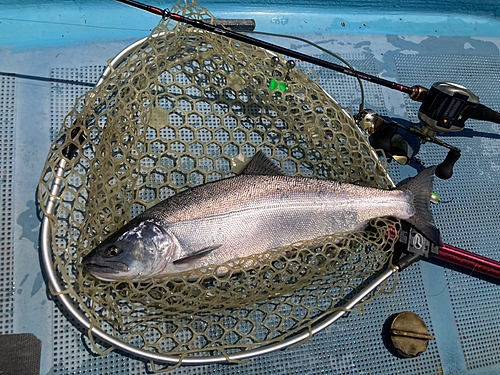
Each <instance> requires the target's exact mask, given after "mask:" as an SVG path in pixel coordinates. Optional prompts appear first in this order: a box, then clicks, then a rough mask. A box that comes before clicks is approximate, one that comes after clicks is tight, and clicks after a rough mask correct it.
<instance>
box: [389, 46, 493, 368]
mask: <svg viewBox="0 0 500 375" xmlns="http://www.w3.org/2000/svg"><path fill="white" fill-rule="evenodd" d="M395 60H396V66H397V68H398V73H399V76H400V81H401V82H402V83H403V84H404V83H411V82H417V81H418V82H421V84H422V85H424V86H428V87H429V86H430V85H432V83H433V82H437V81H446V82H460V83H461V84H462V85H464V86H465V87H467V88H469V89H470V90H472V92H474V93H475V94H476V95H478V96H479V98H480V101H481V103H485V104H486V103H488V104H487V105H490V106H491V107H492V108H493V109H495V110H497V111H498V110H499V109H500V105H499V103H498V85H499V82H500V77H499V73H500V57H499V56H497V55H496V56H464V55H455V56H443V55H436V56H416V55H396V59H395ZM443 66H445V67H446V70H445V71H443ZM478 78H480V79H478ZM407 109H408V114H409V116H410V119H411V121H412V122H417V121H418V119H417V114H418V105H417V104H415V103H410V102H407ZM442 139H443V140H445V141H446V142H448V143H450V144H452V145H454V146H456V147H458V148H460V149H461V150H462V156H461V158H460V159H459V160H458V162H457V163H456V166H455V168H454V171H455V172H454V175H453V177H452V178H451V179H450V180H449V181H446V182H443V181H438V182H437V187H438V189H439V190H440V191H442V192H443V199H444V200H449V199H452V202H451V203H449V204H445V205H441V206H439V207H438V208H437V209H436V210H435V217H436V221H437V224H438V226H439V227H440V228H441V229H442V230H443V232H444V240H445V242H447V243H451V244H455V245H456V246H459V247H462V248H464V249H468V250H470V251H472V252H475V253H478V254H480V255H484V256H487V257H489V258H493V259H496V260H499V259H500V256H499V250H498V238H499V231H498V230H499V228H500V202H499V192H500V189H499V185H498V184H499V182H500V179H499V177H500V128H499V127H498V125H496V124H491V123H486V122H480V121H474V120H469V121H468V122H467V125H466V129H465V130H463V131H462V132H460V133H456V134H453V133H450V134H449V135H446V137H444V136H443V137H442ZM445 155H446V153H445V152H443V150H442V149H438V148H436V147H427V146H426V147H422V150H421V151H420V154H419V156H421V157H422V159H423V160H424V161H425V162H427V163H428V164H429V165H430V164H435V163H439V162H441V160H443V158H444V156H445ZM445 275H446V281H447V284H448V290H449V293H450V298H451V301H452V306H453V314H454V320H455V322H456V324H457V326H458V330H459V333H460V335H459V336H460V343H461V346H462V349H463V353H464V356H465V362H466V365H467V368H468V369H476V368H480V367H485V366H489V365H492V364H497V363H500V357H499V355H498V347H499V345H500V325H499V324H498V322H499V321H500V310H499V309H498V301H499V300H500V289H499V287H498V285H495V284H492V283H488V282H486V281H483V280H479V279H477V278H472V277H469V276H468V275H464V274H461V273H458V272H456V271H453V270H449V269H447V270H446V271H445Z"/></svg>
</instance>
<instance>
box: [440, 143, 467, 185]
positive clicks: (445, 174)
mask: <svg viewBox="0 0 500 375" xmlns="http://www.w3.org/2000/svg"><path fill="white" fill-rule="evenodd" d="M460 155H461V154H460V151H457V150H453V149H451V150H450V151H448V155H446V158H445V159H444V160H443V161H442V162H441V164H439V165H438V166H437V168H436V177H439V178H440V179H442V180H447V179H449V178H450V177H451V176H452V175H453V167H454V166H455V163H456V162H457V160H458V159H459V158H460Z"/></svg>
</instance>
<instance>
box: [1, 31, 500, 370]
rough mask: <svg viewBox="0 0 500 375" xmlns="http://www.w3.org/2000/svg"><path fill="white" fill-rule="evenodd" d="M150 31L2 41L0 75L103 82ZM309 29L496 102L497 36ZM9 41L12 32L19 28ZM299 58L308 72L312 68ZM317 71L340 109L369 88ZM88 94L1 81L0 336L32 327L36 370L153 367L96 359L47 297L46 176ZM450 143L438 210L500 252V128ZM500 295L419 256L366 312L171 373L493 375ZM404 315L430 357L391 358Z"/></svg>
mask: <svg viewBox="0 0 500 375" xmlns="http://www.w3.org/2000/svg"><path fill="white" fill-rule="evenodd" d="M2 22H3V21H2ZM150 26H151V27H152V26H154V22H153V23H152V24H151V25H150ZM69 29H71V28H69ZM4 30H5V29H4ZM147 33H148V32H147V30H144V31H136V32H133V34H134V35H135V36H136V37H134V38H132V37H129V36H123V35H120V37H121V38H120V39H117V38H113V39H99V40H96V38H93V39H92V38H91V39H88V40H87V41H86V42H84V43H78V44H75V45H59V44H58V43H55V42H54V43H53V44H50V43H46V44H44V45H43V46H41V45H38V46H35V45H34V44H35V43H33V45H32V47H30V48H29V49H25V48H22V49H21V48H20V47H19V46H17V47H16V46H15V47H14V48H12V47H9V46H5V47H0V72H15V73H22V74H26V75H33V76H41V77H54V78H59V79H68V80H76V81H81V82H86V83H95V82H96V81H97V79H98V77H99V75H100V73H101V71H102V69H103V66H104V65H105V62H106V60H107V59H109V58H110V57H113V56H114V55H116V53H117V52H119V51H120V50H121V49H123V48H124V47H126V46H127V45H129V44H130V43H132V41H133V40H136V39H137V38H138V37H142V36H144V35H146V34H147ZM301 36H302V37H304V38H307V39H309V40H311V41H314V42H316V43H320V44H321V45H322V46H323V47H325V48H328V49H329V50H331V51H333V52H335V53H339V54H341V55H342V56H343V57H344V58H346V59H347V60H349V61H350V62H351V63H352V65H353V66H354V67H355V68H357V69H359V70H361V71H363V72H366V73H370V74H374V75H381V76H382V77H384V78H387V79H391V80H394V81H398V82H400V83H402V84H405V85H413V84H421V85H424V86H430V85H431V84H432V83H433V82H436V81H452V82H456V83H460V84H463V85H465V86H467V87H469V88H470V89H471V90H472V91H474V92H475V93H476V94H477V95H478V96H479V97H480V98H481V101H482V102H483V103H484V104H486V105H488V106H490V107H492V108H494V109H496V110H500V99H499V96H498V93H499V89H498V88H499V87H500V57H499V46H500V38H495V37H464V36H455V37H451V36H441V37H436V36H432V37H425V36H392V35H361V34H360V35H339V34H327V33H323V34H317V33H314V34H312V33H310V34H301ZM84 37H85V35H79V36H78V38H80V39H84ZM122 37H123V38H122ZM9 38H11V39H15V38H14V37H13V36H12V35H9ZM267 40H269V41H272V42H276V43H280V44H281V45H284V46H287V47H291V48H294V49H296V50H299V51H301V52H304V53H309V54H314V55H318V52H317V50H314V49H313V48H311V47H309V46H306V45H299V44H298V43H297V42H290V41H283V40H278V39H276V38H267ZM23 43H24V42H23ZM320 57H322V58H325V59H330V58H329V57H328V56H326V55H320ZM301 67H302V68H304V69H306V70H307V69H310V68H311V66H308V65H307V64H303V65H301ZM315 70H316V72H317V74H318V76H319V78H320V81H321V83H322V86H323V87H324V88H325V90H326V91H328V92H329V93H331V95H332V96H333V97H334V98H335V99H336V100H338V101H339V103H340V104H342V105H343V106H345V107H350V108H352V109H353V111H355V110H356V109H357V106H358V105H359V98H360V95H359V90H358V88H357V83H356V81H355V80H354V79H352V78H349V77H345V76H341V75H339V74H336V73H332V72H330V71H326V70H323V69H315ZM87 89H88V88H87V87H85V86H81V85H68V84H60V83H50V82H45V81H40V80H36V79H22V78H12V77H5V76H0V140H1V142H2V144H1V145H2V147H1V148H0V166H1V174H0V194H1V198H2V200H1V208H0V221H1V225H0V259H1V262H0V334H10V333H21V332H29V333H34V334H35V335H36V336H37V337H38V338H39V339H40V340H42V350H43V352H42V370H41V374H53V373H54V374H70V373H82V374H122V373H131V374H144V373H145V366H144V363H142V362H139V361H137V360H135V359H129V358H128V357H127V356H124V355H122V354H121V353H114V354H109V355H106V356H104V357H96V356H94V355H92V354H91V353H90V352H89V350H88V342H87V340H86V339H85V338H84V337H83V336H82V333H81V332H80V331H79V330H78V329H76V328H75V327H74V326H73V324H72V322H71V321H70V320H68V318H67V317H66V316H65V315H64V313H63V312H61V311H60V310H59V308H58V305H57V304H54V302H52V301H49V300H48V299H47V290H46V286H45V284H44V280H43V275H42V273H41V271H40V264H39V258H38V230H39V223H40V222H39V213H38V212H37V211H36V205H35V190H36V186H37V183H38V178H39V176H40V173H41V171H42V167H43V162H44V160H45V157H46V155H47V152H48V150H49V147H50V143H51V140H52V138H53V136H54V134H55V133H56V132H57V129H58V127H59V126H60V124H61V122H62V119H63V118H64V116H65V115H66V113H67V112H68V111H69V109H70V108H71V107H72V106H73V102H74V99H75V98H76V97H78V96H79V95H81V94H83V93H84V92H85V91H86V90H87ZM365 89H366V101H367V103H366V106H367V107H371V108H373V109H374V110H376V111H378V112H379V113H380V114H382V115H386V116H389V117H393V118H395V119H402V120H403V121H412V122H417V118H416V111H417V110H418V106H417V105H416V104H415V103H413V102H411V101H409V100H407V99H406V98H405V96H404V95H402V94H399V93H397V92H393V91H390V90H388V89H383V88H380V87H379V86H375V85H372V84H369V83H366V85H365ZM443 139H444V140H445V141H446V142H448V143H450V144H452V145H455V146H457V147H459V148H461V149H462V157H461V159H460V160H459V162H458V163H457V165H456V168H455V175H454V177H453V178H452V179H450V180H448V181H439V180H438V182H437V187H436V190H437V192H438V193H439V194H440V195H441V196H442V197H444V199H445V200H448V199H453V200H452V202H451V203H449V204H446V205H441V206H439V207H436V209H435V210H434V213H435V217H436V220H437V223H438V226H439V227H440V228H441V229H442V232H443V236H444V239H445V242H447V243H450V244H452V245H456V246H459V247H463V248H465V249H467V250H470V251H474V252H477V253H479V254H482V255H485V256H488V257H491V258H495V259H500V249H499V248H498V238H500V225H499V224H500V222H499V221H500V218H499V213H500V202H499V198H498V196H499V192H500V181H499V173H500V127H499V126H498V125H494V124H491V123H481V122H477V121H469V122H468V123H467V129H466V130H464V131H463V132H461V133H456V134H453V135H447V136H445V137H443ZM445 156H446V152H445V151H444V150H443V149H441V148H438V147H437V146H433V145H429V144H425V145H421V146H420V153H419V155H418V157H419V158H421V159H422V160H423V161H424V162H425V163H426V164H427V165H432V164H435V163H439V162H440V161H441V160H442V159H443V158H444V157H445ZM389 170H390V173H391V176H392V177H393V180H394V181H399V180H401V179H403V178H406V177H408V175H409V174H411V175H413V174H415V173H416V171H415V170H414V169H412V168H410V167H404V168H403V167H400V166H399V165H397V164H395V163H390V164H389ZM499 302H500V289H499V286H498V285H494V284H489V283H487V282H485V281H482V280H478V279H474V278H472V277H470V276H468V275H463V274H459V273H457V272H456V271H453V270H449V269H443V268H442V267H440V266H438V265H434V264H431V263H425V262H421V263H419V264H416V265H414V266H412V267H411V268H409V269H408V270H406V271H404V272H403V273H401V274H400V277H399V282H398V286H397V288H396V291H395V293H393V294H392V295H382V296H381V297H380V298H378V299H377V300H376V301H374V302H372V303H370V304H369V305H368V306H367V313H366V314H365V315H359V314H349V316H348V317H346V318H343V319H341V320H340V321H338V322H337V323H336V324H334V325H333V326H331V327H330V328H328V329H326V330H324V331H322V332H321V333H319V334H317V335H315V336H314V337H313V338H312V339H311V340H310V341H308V342H307V343H306V344H304V345H303V346H301V347H299V348H297V349H289V350H286V351H283V352H279V353H274V354H271V355H267V356H262V357H258V358H255V359H252V360H250V361H249V362H248V363H247V364H242V365H212V366H200V367H182V368H180V369H177V370H175V371H173V372H172V373H173V374H253V373H260V374H281V373H283V374H285V373H286V374H319V373H327V374H328V373H331V374H396V373H408V374H442V373H444V374H498V373H499V372H500V339H499V337H500V332H499V331H500V329H499V328H498V326H499V325H498V322H499V320H500V319H499V318H500V311H499V309H498V304H499ZM404 310H409V311H413V312H415V313H417V314H419V315H420V316H421V317H422V318H423V319H424V320H425V321H426V323H427V325H428V327H429V329H430V331H431V334H432V335H433V336H435V337H436V340H434V341H432V342H431V343H430V346H429V349H428V350H427V352H426V353H424V354H423V355H422V356H420V357H417V358H415V359H399V358H396V357H394V356H393V355H392V354H390V353H389V352H388V351H387V349H386V348H385V346H384V344H383V340H382V336H381V330H382V326H383V324H384V322H385V320H386V319H387V318H388V317H389V316H391V315H392V314H394V313H398V312H401V311H404Z"/></svg>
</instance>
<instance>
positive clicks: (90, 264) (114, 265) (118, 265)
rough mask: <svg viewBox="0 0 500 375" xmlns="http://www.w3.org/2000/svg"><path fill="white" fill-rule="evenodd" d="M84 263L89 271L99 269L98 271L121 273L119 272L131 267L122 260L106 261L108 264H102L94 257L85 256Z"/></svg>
mask: <svg viewBox="0 0 500 375" xmlns="http://www.w3.org/2000/svg"><path fill="white" fill-rule="evenodd" d="M82 264H83V265H84V266H85V267H86V268H87V270H89V272H92V271H97V272H99V273H100V272H102V271H106V272H110V273H119V272H127V271H129V270H130V268H129V267H128V266H127V265H126V264H125V263H122V262H110V261H108V262H106V264H102V263H99V262H96V261H95V260H93V259H89V258H83V259H82Z"/></svg>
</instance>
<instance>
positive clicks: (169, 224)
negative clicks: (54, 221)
mask: <svg viewBox="0 0 500 375" xmlns="http://www.w3.org/2000/svg"><path fill="white" fill-rule="evenodd" d="M434 170H435V168H434V167H431V168H428V169H426V170H424V171H423V172H421V173H420V174H419V175H418V176H417V177H415V178H414V179H412V180H410V181H409V182H408V183H406V184H405V185H402V186H400V187H399V188H398V189H394V190H382V189H374V188H368V187H364V186H358V185H354V184H347V183H339V182H335V181H330V180H321V179H313V178H304V177H291V176H287V175H285V173H284V172H283V171H282V170H281V169H279V168H278V167H276V166H275V164H273V163H272V162H271V161H270V160H269V159H268V158H267V157H266V156H265V155H264V154H263V153H261V152H259V153H257V154H256V156H255V157H254V158H253V159H252V161H251V162H250V163H249V165H248V167H247V168H246V170H245V171H244V172H243V174H242V175H240V176H237V177H232V178H228V179H224V180H220V181H216V182H212V183H208V184H206V185H203V186H199V187H195V188H193V189H191V190H187V191H184V192H182V193H179V194H177V195H175V196H173V197H171V198H168V199H166V200H164V201H162V202H160V203H158V204H157V205H156V206H154V207H151V208H150V209H149V210H147V211H145V212H144V213H142V214H141V215H139V216H137V217H136V218H134V219H133V220H131V221H130V222H129V223H128V224H127V225H125V226H123V227H122V228H121V229H120V230H118V231H117V232H115V233H114V234H112V235H111V236H109V237H108V238H107V239H106V240H104V241H103V242H102V243H101V244H100V245H99V246H97V247H96V248H95V249H94V250H92V251H91V252H90V253H89V254H88V255H87V256H85V257H84V259H83V261H82V263H83V264H84V265H85V266H86V267H87V269H88V271H89V272H90V273H91V274H92V275H93V276H94V277H96V278H98V279H101V280H105V281H111V280H120V279H127V280H136V279H144V278H146V279H147V278H153V277H160V276H165V275H168V274H171V273H177V272H183V271H187V270H191V269H195V268H200V267H205V266H208V265H221V264H224V263H225V262H227V261H229V260H232V259H235V258H241V257H246V256H249V255H252V254H259V253H263V252H265V251H266V250H268V249H272V248H275V247H280V246H286V245H289V244H292V243H294V242H297V241H301V240H307V239H313V238H316V237H319V236H324V235H329V234H334V233H341V232H346V231H351V230H360V229H363V228H365V227H367V226H368V223H369V221H370V220H371V219H373V218H377V217H384V216H391V217H396V218H399V219H402V220H407V221H408V222H410V223H411V224H413V225H415V226H416V227H417V228H418V229H420V230H421V231H422V232H423V233H424V234H426V235H427V237H429V238H430V239H432V240H434V241H435V242H439V241H440V236H439V231H438V230H437V228H436V227H435V226H434V225H433V221H432V214H431V212H430V210H429V205H430V204H429V203H430V198H431V194H432V180H433V174H434Z"/></svg>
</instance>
